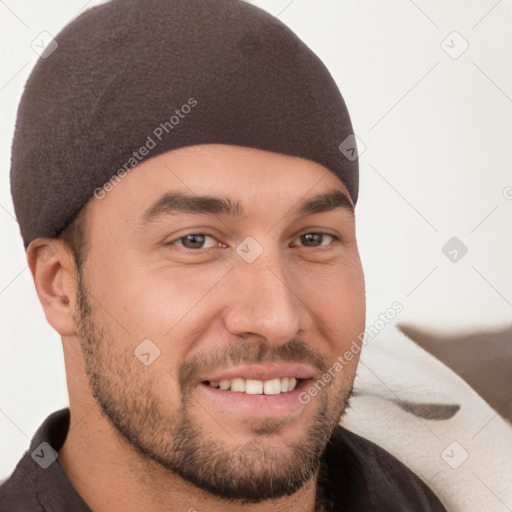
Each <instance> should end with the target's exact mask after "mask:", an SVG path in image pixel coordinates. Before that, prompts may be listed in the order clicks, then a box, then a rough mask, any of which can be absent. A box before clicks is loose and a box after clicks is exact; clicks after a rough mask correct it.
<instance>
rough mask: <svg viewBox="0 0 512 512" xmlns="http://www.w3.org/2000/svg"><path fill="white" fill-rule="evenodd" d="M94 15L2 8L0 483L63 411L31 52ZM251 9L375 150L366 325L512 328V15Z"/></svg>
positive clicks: (60, 7) (366, 234)
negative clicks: (36, 271) (30, 93)
mask: <svg viewBox="0 0 512 512" xmlns="http://www.w3.org/2000/svg"><path fill="white" fill-rule="evenodd" d="M97 3H100V2H98V1H90V2H85V0H44V1H36V0H32V1H29V0H17V1H14V0H3V1H2V2H0V38H1V44H0V52H1V58H2V60H1V62H2V66H1V75H0V104H1V110H0V112H1V118H0V130H1V132H0V179H1V186H0V226H1V230H0V237H1V241H0V246H1V250H0V258H1V259H0V314H1V322H0V433H1V435H0V479H2V478H4V477H6V476H7V475H8V474H9V473H10V472H11V471H12V469H13V468H14V466H15V464H16V462H17V461H18V459H19V458H20V457H21V455H22V453H23V451H24V450H25V449H26V448H27V447H28V443H29V439H30V437H31V436H32V435H33V433H34V432H35V430H36V429H37V427H38V426H39V425H40V423H41V422H42V421H43V419H44V418H45V417H46V416H47V415H48V414H49V413H51V412H53V411H54V410H56V409H58V408H61V407H64V406H66V405H67V391H66V381H65V374H64V365H63V357H62V349H61V345H60V339H59V337H58V335H57V334H56V333H55V332H54V331H53V330H52V329H51V328H50V327H49V326H48V325H47V324H46V321H45V319H44V315H43V313H42V310H41V307H40V305H39V303H38V301H37V297H36V294H35V291H34V288H33V285H32V281H31V277H30V272H29V270H28V269H27V266H26V262H25V257H24V251H23V245H22V242H21V238H20V236H19V232H18V225H17V223H16V221H15V219H14V214H13V207H12V202H11V198H10V191H9V165H10V146H11V141H12V134H13V128H14V122H15V116H16V109H17V105H18V102H19V99H20V96H21V92H22V89H23V85H24V83H25V81H26V79H27V77H28V75H29V73H30V70H31V69H32V67H33V66H34V64H35V62H36V59H37V55H36V53H35V52H34V51H33V49H32V48H31V44H32V41H33V40H34V39H36V38H37V37H38V35H39V34H40V33H41V32H43V31H47V32H49V33H50V34H53V35H56V34H57V33H58V32H59V31H60V29H61V28H62V27H63V26H64V25H65V24H67V23H68V22H69V21H70V20H71V19H73V18H74V17H75V16H76V15H77V14H78V13H79V12H81V11H82V10H83V9H85V8H88V7H91V6H93V5H95V4H97ZM252 3H254V4H255V5H258V6H260V7H263V8H264V9H266V10H268V11H269V12H271V13H272V14H274V15H278V16H279V18H280V19H281V20H282V21H284V22H285V23H286V24H288V25H289V26H290V27H291V28H292V29H293V30H294V31H295V32H296V33H297V34H298V35H299V36H300V37H301V38H302V39H303V40H304V41H305V42H306V43H307V44H308V45H309V46H310V47H311V48H312V49H313V50H314V51H315V52H316V53H317V54H318V55H319V56H320V58H321V59H322V60H323V61H324V62H325V64H326V65H327V67H328V68H329V69H330V71H331V73H332V75H333V76H334V78H335V80H336V81H337V83H338V85H339V87H340V90H341V92H342V94H343V96H344V98H345V100H346V102H347V104H348V107H349V110H350V113H351V116H352V121H353V125H354V128H355V131H356V134H357V136H358V138H359V139H361V141H363V143H364V145H365V146H366V149H365V151H364V153H362V155H361V157H360V167H361V169H360V172H361V188H360V199H359V202H358V207H357V216H358V233H359V240H360V242H359V243H360V251H361V255H362V259H363V265H364V268H365V274H366V283H367V301H368V313H367V314H368V323H373V321H374V320H375V319H376V318H377V316H378V314H379V313H380V312H383V311H385V310H386V309H388V308H389V307H390V305H391V304H392V303H393V302H394V301H396V300H399V301H400V302H402V304H403V305H404V311H403V312H402V313H401V314H400V318H398V321H400V322H407V323H411V324H415V325H418V326H423V327H428V328H431V329H435V330H441V331H447V330H449V331H452V330H463V331H469V330H472V329H479V328H486V327H492V328H494V327H499V326H503V325H507V324H510V323H511V320H512V265H511V262H512V237H511V234H510V233H511V225H512V223H511V220H512V172H511V169H512V152H511V146H512V65H511V62H512V44H511V43H512V32H511V30H510V27H511V26H512V2H511V1H510V0H500V1H497V0H478V1H477V0H475V1H471V2H468V1H466V0H451V1H449V2H446V1H443V0H430V1H427V0H414V1H412V0H394V1H391V0H388V1H380V2H378V1H372V0H316V1H314V2H313V1H308V0H292V1H291V2H290V0H265V1H263V0H262V1H254V2H252ZM454 31H456V32H458V34H459V35H457V34H452V33H453V32H454ZM443 41H444V43H443ZM466 44H467V45H469V46H468V48H467V50H466V51H464V53H462V54H461V55H460V56H458V57H457V58H453V57H455V56H457V55H458V54H459V53H460V52H461V50H462V49H463V48H464V47H465V46H466ZM450 53H451V56H450ZM452 237H457V238H458V239H460V240H461V241H462V242H463V243H464V244H465V246H467V248H468V252H467V254H466V255H464V256H463V257H462V258H460V252H459V258H460V259H459V260H458V261H457V262H452V261H450V260H449V259H448V258H447V257H446V256H445V255H444V254H443V252H442V247H443V246H444V245H445V244H446V243H447V242H448V240H450V239H451V238H452ZM452 256H453V253H452Z"/></svg>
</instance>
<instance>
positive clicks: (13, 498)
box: [0, 409, 446, 512]
mask: <svg viewBox="0 0 512 512" xmlns="http://www.w3.org/2000/svg"><path fill="white" fill-rule="evenodd" d="M68 428H69V409H62V410H60V411H57V412H55V413H53V414H51V415H50V416H49V417H48V418H47V419H46V420H45V422H44V423H43V424H42V425H41V427H40V428H39V430H38V431H37V433H36V434H35V436H34V438H33V439H32V442H31V444H30V448H29V449H28V451H27V452H26V453H25V454H24V456H23V457H22V459H21V461H20V462H19V463H18V465H17V467H16V469H15V470H14V472H13V474H12V475H11V476H10V477H9V478H8V479H7V481H5V482H4V483H3V484H2V485H1V486H0V512H91V510H90V509H89V507H88V506H87V505H86V504H85V502H84V501H83V500H82V498H81V497H80V496H79V494H78V493H77V492H76V491H75V489H74V488H73V486H72V485H71V483H70V482H69V480H68V479H67V477H66V475H65V474H64V472H63V471H62V469H61V467H60V466H59V463H58V459H57V453H58V451H59V449H60V448H61V447H62V445H63V444H64V441H65V439H66V436H67V433H68ZM322 462H323V472H322V477H321V479H320V483H321V485H320V488H321V490H322V495H323V501H322V505H323V506H324V508H325V509H326V510H332V511H340V512H341V511H343V512H446V509H445V508H444V506H443V505H442V504H441V502H440V501H439V499H438V498H437V497H436V496H435V495H434V493H433V492H432V491H431V490H430V489H429V488H428V487H427V485H426V484H425V483H423V482H422V481H421V480H420V479H419V478H418V477H417V476H416V475H415V474H414V473H412V471H410V470H409V469H407V468H406V467H405V466H404V465H403V464H402V463H401V462H399V461H398V460H397V459H395V458H394V457H393V456H392V455H390V454H389V453H387V452H386V451H385V450H383V449H382V448H379V447H378V446H376V445H375V444H373V443H372V442H370V441H368V440H366V439H363V438H362V437H359V436H358V435H356V434H353V433H352V432H349V431H348V430H345V429H344V428H342V427H337V428H336V430H335V433H334V435H333V437H332V438H331V440H330V441H329V444H328V446H327V448H326V450H325V453H324V454H323V457H322Z"/></svg>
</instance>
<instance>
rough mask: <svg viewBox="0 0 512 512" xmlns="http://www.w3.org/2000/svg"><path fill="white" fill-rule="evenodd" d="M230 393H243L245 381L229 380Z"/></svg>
mask: <svg viewBox="0 0 512 512" xmlns="http://www.w3.org/2000/svg"><path fill="white" fill-rule="evenodd" d="M231 391H239V392H242V393H243V392H244V391H245V380H244V379H232V380H231Z"/></svg>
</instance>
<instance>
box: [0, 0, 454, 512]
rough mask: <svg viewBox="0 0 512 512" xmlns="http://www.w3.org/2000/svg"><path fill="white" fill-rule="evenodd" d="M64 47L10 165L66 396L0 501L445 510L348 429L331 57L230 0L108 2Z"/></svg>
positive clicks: (52, 56)
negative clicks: (59, 347) (56, 338)
mask: <svg viewBox="0 0 512 512" xmlns="http://www.w3.org/2000/svg"><path fill="white" fill-rule="evenodd" d="M56 41H57V43H58V46H57V47H56V49H55V48H53V52H52V53H50V50H48V52H47V54H44V55H43V58H42V59H41V60H40V61H39V63H38V64H37V66H36V67H35V69H34V71H33V73H32V75H31V78H30V79H29V81H28V83H27V86H26V89H25V93H24V96H23V98H22V101H21V104H20V108H19V114H18V122H17V127H16V133H15V138H14V143H13V159H12V171H11V182H12V192H13V199H14V203H15V209H16V214H17V218H18V221H19V223H20V228H21V234H22V237H23V240H24V244H25V247H26V249H27V258H28V262H29V265H30V268H31V271H32V275H33V278H34V283H35V286H36V289H37V292H38V296H39V298H40V301H41V304H42V306H43V308H44V311H45V314H46V318H47V320H48V322H49V323H50V325H51V326H52V327H53V328H54V329H55V330H56V331H57V332H58V333H59V334H60V336H61V338H62V343H63V347H64V355H65V363H66V374H67V380H68V391H69V399H70V407H69V409H65V410H63V411H59V412H57V413H55V414H53V415H52V416H50V417H49V418H48V419H47V420H46V421H45V423H44V424H43V425H42V427H41V428H40V430H39V431H38V433H37V434H36V435H35V437H34V439H33V441H32V444H31V447H30V449H29V450H28V452H27V453H26V454H25V456H24V457H23V459H22V460H21V462H20V463H19V465H18V466H17V468H16V470H15V472H14V473H13V475H12V476H11V478H10V479H9V480H8V481H7V482H6V483H4V484H3V486H2V487H1V490H0V504H1V509H2V510H4V509H5V510H31V511H33V510H41V511H43V510H46V511H50V510H52V511H64V510H73V511H89V510H92V511H94V512H99V511H101V512H110V511H117V510H119V511H126V512H135V511H146V510H153V511H157V510H159V511H160V510H161V511H164V510H165V511H179V510H184V511H186V510H188V511H217V510H219V511H220V510H222V511H231V510H242V509H243V510H246V511H267V510H279V511H297V510H304V511H316V510H325V511H327V510H343V511H356V510H357V511H359V510H361V511H363V510H364V511H372V510H375V511H377V510H378V511H392V510H393V511H394V510H400V511H415V512H417V511H443V510H445V509H444V507H443V506H442V504H441V503H440V502H439V500H438V499H437V498H436V497H435V495H434V494H433V493H432V491H431V490H430V489H429V488H428V487H427V486H426V485H425V484H424V483H423V482H422V481H421V480H420V479H419V478H418V477H416V476H415V475H414V474H413V473H411V472H410V471H409V470H408V469H407V468H406V467H405V466H403V465H402V464H401V463H400V462H398V461H397V460H396V459H394V458H393V457H392V456H391V455H389V454H388V453H386V452H385V451H383V450H382V449H380V448H378V447H377V446H375V445H373V444H372V443H370V442H369V441H366V440H364V439H362V438H360V437H358V436H356V435H354V434H352V433H350V432H348V431H347V430H344V429H343V428H341V427H340V426H338V424H339V421H340V418H341V417H342V415H343V413H344V411H345V410H346V408H347V404H348V400H349V398H350V394H351V390H352V384H353V381H354V377H355V372H356V368H357V362H358V357H359V353H360V350H361V341H360V340H361V337H360V334H361V333H362V332H363V331H364V326H365V302H364V277H363V271H362V268H361V263H360V259H359V255H358V250H357V244H356V237H355V223H354V206H355V203H356V201H357V193H358V169H357V159H356V158H355V157H354V152H355V147H354V146H353V139H354V136H353V131H352V126H351V123H350V119H349V116H348V112H347V110H346V107H345V104H344V102H343V99H342V97H341V95H340V94H339V91H338V89H337V87H336V85H335V83H334V81H333V79H332V77H331V76H330V74H329V73H328V71H327V70H326V68H325V67H324V66H323V64H322V63H321V62H320V61H319V59H318V58H317V57H316V56H315V55H314V54H313V53H312V52H311V51H310V50H309V49H308V48H307V47H306V46H305V45H304V43H302V42H301V41H300V40H299V39H298V38H297V37H296V36H295V35H294V34H293V33H292V32H291V31H290V30H289V29H287V28H286V27H285V26H284V25H282V24H281V23H280V22H279V21H278V20H276V19H274V18H273V17H271V16H270V15H268V14H267V13H265V12H263V11H261V10H260V9H257V8H255V7H253V6H251V5H249V4H246V3H244V2H241V1H239V0H222V1H215V2H213V1H211V0H174V1H169V0H167V1H164V0H159V1H154V2H147V3H140V2H136V1H133V0H116V1H114V2H110V3H108V4H105V5H102V6H100V7H96V8H93V9H91V10H90V11H88V12H86V13H85V14H83V15H82V16H80V17H79V18H78V19H77V20H75V21H74V22H73V23H71V24H70V25H69V26H68V27H66V28H65V29H64V30H63V31H62V32H61V34H60V35H59V36H58V37H57V39H56ZM347 352H349V353H350V354H352V356H353V357H344V358H343V359H342V361H343V363H341V362H340V355H342V354H344V355H345V354H347Z"/></svg>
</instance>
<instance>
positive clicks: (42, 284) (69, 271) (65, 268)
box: [27, 238, 76, 336]
mask: <svg viewBox="0 0 512 512" xmlns="http://www.w3.org/2000/svg"><path fill="white" fill-rule="evenodd" d="M27 261H28V265H29V267H30V271H31V273H32V278H33V280H34V285H35V287H36V291H37V295H38V297H39V301H40V302H41V305H42V306H43V310H44V314H45V316H46V319H47V320H48V323H49V324H50V325H51V326H52V327H53V328H54V329H55V330H56V331H57V332H58V333H59V334H60V335H61V336H69V335H73V334H75V325H74V321H73V313H74V310H75V295H76V269H75V264H74V260H73V257H72V255H71V252H70V251H69V249H68V248H67V246H65V244H64V243H63V242H62V241H61V240H56V239H53V238H38V239H36V240H34V241H33V242H31V243H30V245H29V246H28V248H27Z"/></svg>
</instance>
